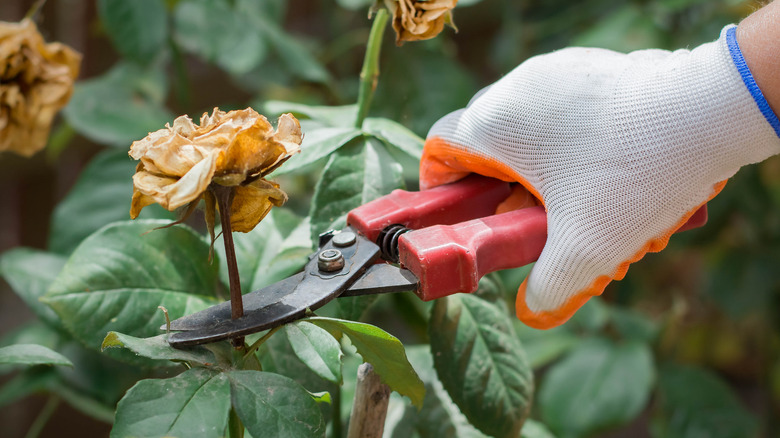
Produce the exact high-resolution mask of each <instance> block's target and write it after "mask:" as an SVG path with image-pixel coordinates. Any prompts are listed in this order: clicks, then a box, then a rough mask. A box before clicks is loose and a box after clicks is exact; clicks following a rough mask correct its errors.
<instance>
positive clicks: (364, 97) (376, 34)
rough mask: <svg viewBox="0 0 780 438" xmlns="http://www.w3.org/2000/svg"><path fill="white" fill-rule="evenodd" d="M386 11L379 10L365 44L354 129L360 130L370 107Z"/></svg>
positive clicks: (383, 9)
mask: <svg viewBox="0 0 780 438" xmlns="http://www.w3.org/2000/svg"><path fill="white" fill-rule="evenodd" d="M387 18H388V15H387V9H385V8H381V9H379V11H378V12H377V13H376V17H374V24H373V25H372V26H371V33H370V34H369V35H368V43H367V44H366V57H365V58H363V69H362V70H361V71H360V89H359V90H358V113H357V119H355V127H356V128H362V127H363V120H365V118H366V115H367V114H368V109H369V108H370V107H371V99H372V98H373V97H374V91H375V90H376V83H377V81H378V80H379V52H380V50H381V49H382V36H383V35H384V33H385V26H386V25H387Z"/></svg>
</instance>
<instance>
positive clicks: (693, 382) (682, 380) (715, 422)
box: [653, 364, 758, 438]
mask: <svg viewBox="0 0 780 438" xmlns="http://www.w3.org/2000/svg"><path fill="white" fill-rule="evenodd" d="M659 383H660V385H659V386H660V404H661V414H662V416H661V418H659V420H660V421H659V422H658V424H657V426H658V428H657V430H655V431H654V432H655V433H653V436H656V437H665V438H666V437H668V438H693V437H702V436H706V437H709V438H731V437H754V436H758V435H757V434H758V421H757V418H756V417H755V416H754V415H753V414H751V413H750V412H749V411H747V410H746V409H745V407H744V405H743V404H742V403H741V402H740V400H739V399H738V398H737V396H736V394H734V392H733V391H732V390H731V389H730V388H729V387H728V385H727V384H726V383H725V382H724V381H723V380H721V379H720V378H719V377H718V376H716V375H715V374H712V373H711V372H709V371H706V370H703V369H700V368H694V367H690V366H683V365H676V364H668V365H664V366H662V367H661V369H660V371H659Z"/></svg>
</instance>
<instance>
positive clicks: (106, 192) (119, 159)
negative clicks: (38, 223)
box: [49, 150, 174, 254]
mask: <svg viewBox="0 0 780 438" xmlns="http://www.w3.org/2000/svg"><path fill="white" fill-rule="evenodd" d="M136 164H137V162H136V161H134V160H133V159H131V158H130V157H129V156H128V155H127V151H126V150H106V151H103V152H101V153H100V154H98V155H97V156H96V157H95V158H94V159H92V161H90V163H89V164H88V165H87V167H86V168H85V169H84V170H83V171H82V172H81V173H80V174H79V178H78V180H77V181H76V184H75V185H74V186H73V188H72V189H71V190H70V192H69V193H68V195H67V196H66V197H65V199H63V200H62V202H60V203H59V204H58V205H57V208H55V209H54V213H53V215H52V220H51V229H50V231H49V249H51V250H52V251H54V252H57V253H60V254H70V253H71V252H72V251H73V249H74V248H76V246H78V244H79V243H81V241H82V240H84V239H85V238H86V237H87V236H89V235H90V234H92V233H94V232H95V231H97V230H99V229H100V228H102V227H103V226H104V225H106V224H109V223H111V222H116V221H120V220H127V219H129V218H130V213H129V212H130V199H131V198H132V196H133V180H132V178H133V174H134V173H135V166H136ZM141 218H142V219H151V218H161V219H173V218H174V214H173V213H171V212H169V211H166V210H165V209H163V208H162V207H160V206H159V205H157V204H154V205H150V206H149V207H147V208H145V209H144V210H143V211H142V212H141Z"/></svg>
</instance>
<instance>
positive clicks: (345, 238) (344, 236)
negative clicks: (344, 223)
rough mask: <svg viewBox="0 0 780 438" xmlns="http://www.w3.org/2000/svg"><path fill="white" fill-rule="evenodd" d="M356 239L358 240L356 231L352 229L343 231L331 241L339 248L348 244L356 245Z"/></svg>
mask: <svg viewBox="0 0 780 438" xmlns="http://www.w3.org/2000/svg"><path fill="white" fill-rule="evenodd" d="M355 240H357V236H356V235H355V233H353V232H351V231H342V232H340V233H338V234H336V235H335V236H333V239H332V240H331V242H333V245H335V246H338V247H339V248H346V247H347V246H352V245H354V244H355Z"/></svg>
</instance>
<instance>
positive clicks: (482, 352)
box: [429, 294, 533, 437]
mask: <svg viewBox="0 0 780 438" xmlns="http://www.w3.org/2000/svg"><path fill="white" fill-rule="evenodd" d="M429 332H430V338H431V351H432V352H433V359H434V365H435V368H436V372H437V374H438V376H439V379H440V380H441V382H442V384H443V385H444V388H446V389H447V392H448V393H449V394H450V396H451V397H452V400H453V401H454V402H455V403H456V404H457V405H458V406H459V407H460V409H461V411H462V412H463V414H464V415H466V417H467V418H468V419H469V421H470V422H471V424H473V425H474V426H475V427H477V428H478V429H479V430H480V431H482V432H484V433H486V434H488V435H491V436H502V437H503V436H517V435H518V434H519V433H520V429H521V427H522V425H523V422H524V421H525V419H526V418H527V417H528V413H529V411H530V407H531V398H532V396H533V374H532V373H531V368H530V366H529V365H528V361H527V360H526V358H525V353H524V351H523V347H522V345H521V344H520V341H519V340H518V338H517V336H516V335H515V332H514V330H513V328H512V322H511V321H510V320H509V316H508V315H507V314H506V313H505V312H504V311H502V309H501V307H500V306H498V305H495V304H491V303H490V302H488V301H485V300H483V299H481V298H478V297H476V296H473V295H466V294H458V295H452V296H449V297H446V298H442V299H439V300H437V301H436V302H435V303H434V306H433V310H432V315H431V321H430V325H429Z"/></svg>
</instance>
